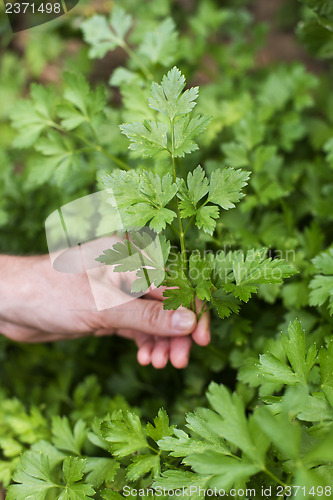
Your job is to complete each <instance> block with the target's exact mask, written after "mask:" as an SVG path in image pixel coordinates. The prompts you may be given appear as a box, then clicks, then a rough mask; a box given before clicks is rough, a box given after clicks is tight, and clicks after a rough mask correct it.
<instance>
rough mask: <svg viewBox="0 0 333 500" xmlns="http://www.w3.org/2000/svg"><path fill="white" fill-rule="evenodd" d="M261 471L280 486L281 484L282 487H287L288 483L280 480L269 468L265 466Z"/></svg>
mask: <svg viewBox="0 0 333 500" xmlns="http://www.w3.org/2000/svg"><path fill="white" fill-rule="evenodd" d="M263 472H265V474H267V476H269V477H270V478H271V479H273V480H274V481H275V482H276V483H278V484H280V485H281V486H283V487H284V488H287V487H288V485H287V484H286V483H284V482H283V481H281V479H279V478H278V477H277V476H276V475H275V474H273V472H271V471H270V470H269V469H266V467H265V468H264V469H263Z"/></svg>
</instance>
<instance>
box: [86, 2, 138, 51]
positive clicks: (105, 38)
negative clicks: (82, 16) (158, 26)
mask: <svg viewBox="0 0 333 500" xmlns="http://www.w3.org/2000/svg"><path fill="white" fill-rule="evenodd" d="M131 25H132V17H131V16H130V15H128V14H126V12H125V11H124V9H122V8H120V7H118V6H115V7H114V8H113V9H112V12H111V16H110V19H109V22H107V20H106V18H105V17H104V16H101V15H95V16H93V17H91V18H90V19H88V20H87V21H85V22H84V23H82V25H81V29H82V31H83V37H84V39H85V41H86V42H87V43H89V44H90V45H92V47H91V49H90V51H89V57H91V58H95V57H98V58H101V57H104V56H105V54H106V53H107V52H108V51H109V50H114V49H115V48H116V47H117V46H119V45H120V46H124V41H125V36H126V34H127V33H128V31H129V29H130V27H131Z"/></svg>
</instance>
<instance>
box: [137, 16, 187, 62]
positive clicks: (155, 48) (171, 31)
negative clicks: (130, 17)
mask: <svg viewBox="0 0 333 500" xmlns="http://www.w3.org/2000/svg"><path fill="white" fill-rule="evenodd" d="M175 28H176V26H175V23H174V21H173V20H172V19H171V18H170V17H168V18H167V19H165V20H164V21H163V22H162V23H160V24H159V25H158V26H157V27H156V28H155V30H154V31H148V32H147V33H145V35H144V37H143V40H142V42H141V44H140V46H139V48H138V52H139V53H140V54H142V55H143V56H144V57H146V58H147V59H148V60H149V61H150V62H151V63H152V64H157V63H159V64H162V65H163V66H165V67H169V66H170V65H171V64H172V63H173V61H174V59H175V57H176V51H177V46H178V43H177V32H176V29H175Z"/></svg>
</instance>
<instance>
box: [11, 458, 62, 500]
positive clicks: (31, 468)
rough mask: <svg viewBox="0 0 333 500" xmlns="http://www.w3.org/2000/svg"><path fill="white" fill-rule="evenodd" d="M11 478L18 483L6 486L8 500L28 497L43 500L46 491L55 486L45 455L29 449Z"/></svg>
mask: <svg viewBox="0 0 333 500" xmlns="http://www.w3.org/2000/svg"><path fill="white" fill-rule="evenodd" d="M13 480H14V481H15V482H16V483H20V484H13V485H11V486H10V487H9V488H8V491H7V493H6V498H7V499H8V500H26V499H27V498H29V497H31V498H34V499H36V500H45V499H46V496H47V494H48V492H49V491H50V490H51V489H52V488H54V487H55V486H56V484H55V483H54V481H53V479H52V476H51V470H50V465H49V461H48V459H47V457H46V456H44V455H43V454H41V453H37V452H30V451H29V452H26V453H24V454H23V455H22V458H21V462H20V465H19V467H18V470H17V471H16V473H15V474H14V476H13Z"/></svg>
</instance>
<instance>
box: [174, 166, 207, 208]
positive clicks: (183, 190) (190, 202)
mask: <svg viewBox="0 0 333 500" xmlns="http://www.w3.org/2000/svg"><path fill="white" fill-rule="evenodd" d="M177 184H178V193H177V196H178V198H179V199H180V200H181V201H180V203H179V207H180V210H181V215H182V217H191V216H192V215H194V214H195V212H196V210H197V203H198V202H199V201H200V200H201V199H202V198H203V197H204V196H205V195H206V194H207V193H208V189H209V187H208V179H207V178H206V176H205V172H204V171H203V169H202V168H201V167H200V165H199V166H198V167H197V168H196V169H195V170H194V171H193V172H189V173H188V175H187V183H186V184H185V181H184V180H183V179H177Z"/></svg>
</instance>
